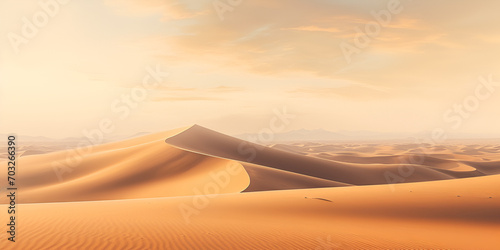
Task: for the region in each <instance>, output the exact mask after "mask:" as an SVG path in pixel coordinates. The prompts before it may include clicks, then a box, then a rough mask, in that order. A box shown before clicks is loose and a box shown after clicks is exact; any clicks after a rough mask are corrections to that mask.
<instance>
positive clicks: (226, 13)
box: [0, 0, 500, 137]
mask: <svg viewBox="0 0 500 250" xmlns="http://www.w3.org/2000/svg"><path fill="white" fill-rule="evenodd" d="M39 2H40V3H49V4H48V5H46V6H44V5H43V4H40V3H39ZM63 2H64V4H63ZM66 2H68V3H66ZM240 2H241V3H240ZM54 3H55V4H54ZM231 4H232V5H231ZM499 9H500V2H499V1H465V0H460V1H436V0H434V1H430V0H429V1H410V0H401V1H393V0H385V1H378V0H377V1H361V0H354V1H353V0H273V1H268V0H242V1H237V0H231V1H229V0H215V1H213V0H184V1H182V0H178V1H176V0H107V1H106V0H105V1H97V0H85V1H77V0H73V1H68V0H65V1H63V0H61V1H60V2H57V1H56V0H41V1H17V0H4V1H1V3H0V34H1V35H2V39H0V46H1V51H0V77H1V78H0V80H1V89H0V90H1V92H0V100H1V108H0V112H1V113H0V118H1V120H0V128H1V133H12V132H14V133H18V134H27V135H44V136H51V137H66V136H81V135H82V131H83V130H84V129H87V130H92V129H96V128H98V127H99V123H100V122H101V121H102V120H103V119H106V121H111V122H112V125H113V126H114V132H113V133H116V134H122V135H124V134H134V133H137V132H141V131H148V132H154V131H161V130H168V129H171V128H176V127H183V126H189V125H192V124H195V123H197V124H200V125H204V126H207V127H209V128H212V129H216V130H218V131H221V132H224V133H229V134H237V133H245V132H258V131H260V130H261V129H263V128H268V127H270V125H269V124H270V121H273V117H275V116H276V115H275V114H274V113H273V112H274V111H273V110H275V109H279V110H283V109H286V110H287V112H288V113H290V114H293V115H295V118H294V119H293V120H291V121H290V123H289V124H287V125H286V126H280V130H285V131H286V130H292V129H300V128H306V129H316V128H324V129H328V130H333V131H338V130H370V131H378V132H402V133H409V134H411V133H418V132H421V131H430V130H433V129H434V128H443V129H444V130H445V131H447V132H449V133H482V134H492V135H493V134H495V135H498V134H500V133H499V132H500V131H499V129H498V128H500V110H499V108H498V107H499V106H500V105H499V104H500V86H498V85H499V84H498V83H495V81H499V82H500V67H499V65H500V64H499V62H500V46H499V44H500V25H499V24H500V15H498V10H499ZM157 67H159V68H157ZM148 68H149V69H148ZM152 70H153V71H154V70H159V71H160V72H168V73H169V75H168V76H165V75H162V77H161V80H163V82H162V83H161V84H160V85H158V86H153V85H154V84H153V83H154V82H155V81H154V79H155V77H154V75H153V76H151V75H150V73H149V72H150V71H152ZM490 74H491V75H492V79H493V80H490V83H489V84H484V83H481V81H480V80H478V78H479V77H481V76H483V77H484V78H485V79H488V76H489V75H490ZM156 76H158V74H157V75H156ZM145 78H146V82H148V81H149V82H148V83H150V84H149V85H148V86H149V87H148V88H145V87H144V86H143V85H142V82H143V81H144V79H145ZM495 85H496V86H495ZM145 91H146V92H145ZM144 93H146V94H145V95H144ZM127 96H135V97H136V99H133V98H132V100H131V101H130V100H129V99H128V98H127ZM457 105H460V106H457Z"/></svg>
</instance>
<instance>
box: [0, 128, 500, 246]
mask: <svg viewBox="0 0 500 250" xmlns="http://www.w3.org/2000/svg"><path fill="white" fill-rule="evenodd" d="M41 147H43V145H41ZM33 150H36V148H33ZM499 151H500V147H499V146H498V145H490V144H488V145H481V144H477V145H464V144H453V145H427V144H425V145H423V144H422V145H419V144H387V145H385V144H373V143H371V144H353V143H350V144H327V143H309V142H302V143H292V144H275V145H271V146H269V147H266V146H262V145H257V144H253V143H250V142H247V141H243V140H240V139H237V138H233V137H230V136H227V135H224V134H220V133H218V132H215V131H212V130H209V129H206V128H203V127H201V126H197V125H194V126H191V127H186V128H181V129H177V130H172V131H167V132H162V133H156V134H149V135H141V136H139V137H136V138H131V139H127V140H124V141H119V142H113V143H107V144H102V145H98V146H94V147H92V148H91V149H83V148H80V149H72V150H63V151H57V152H52V153H44V154H38V155H29V154H27V155H24V156H22V157H21V158H19V160H18V165H19V171H18V187H19V191H18V192H19V196H18V199H19V200H18V202H20V203H22V204H20V205H18V206H20V208H19V210H18V211H21V212H20V214H19V218H20V220H21V221H22V223H21V224H20V225H19V227H18V228H19V238H20V239H22V240H19V242H16V243H15V245H13V244H9V243H10V242H8V241H6V240H3V241H0V249H89V248H91V249H107V248H129V249H373V248H377V249H415V248H419V249H495V247H496V246H498V245H500V240H498V237H497V236H498V232H499V231H500V213H498V211H500V189H499V188H498V183H499V182H500V175H498V174H500V152H499ZM2 164H4V165H5V162H3V163H2ZM409 169H411V170H412V171H411V174H408V175H403V174H402V173H404V172H402V170H405V171H408V170H409ZM388 173H389V176H393V175H395V176H396V177H397V178H398V179H397V181H396V182H397V183H398V184H395V183H393V182H388V179H387V176H388ZM1 174H2V176H0V178H5V173H4V172H2V173H1ZM399 182H405V183H399ZM262 191H265V192H262ZM0 201H1V204H4V205H1V206H2V208H0V209H3V210H5V211H7V205H5V204H7V200H6V197H5V196H2V198H1V200H0ZM14 246H15V248H14Z"/></svg>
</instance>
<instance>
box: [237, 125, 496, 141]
mask: <svg viewBox="0 0 500 250" xmlns="http://www.w3.org/2000/svg"><path fill="white" fill-rule="evenodd" d="M430 135H431V132H421V133H418V134H407V133H380V132H373V131H338V132H333V131H328V130H325V129H312V130H308V129H299V130H292V131H288V132H284V133H276V134H273V135H270V134H267V133H262V134H258V133H246V134H238V135H234V137H236V138H239V139H243V140H247V141H252V142H260V143H262V142H263V143H264V144H265V143H274V142H304V141H309V142H311V141H374V140H377V141H380V140H413V139H412V138H415V137H417V138H422V139H425V138H431V137H430ZM481 138H493V137H492V136H491V135H478V134H457V135H455V134H449V135H448V139H481Z"/></svg>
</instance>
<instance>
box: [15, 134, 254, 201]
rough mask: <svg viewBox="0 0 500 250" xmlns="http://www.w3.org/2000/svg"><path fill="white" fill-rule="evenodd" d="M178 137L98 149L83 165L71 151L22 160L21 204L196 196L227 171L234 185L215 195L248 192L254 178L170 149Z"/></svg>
mask: <svg viewBox="0 0 500 250" xmlns="http://www.w3.org/2000/svg"><path fill="white" fill-rule="evenodd" d="M175 132H177V131H173V132H167V133H158V134H153V135H148V136H145V137H139V138H134V139H131V140H127V141H123V142H119V143H111V144H105V145H99V146H95V147H94V148H92V150H91V152H86V153H83V154H81V155H79V157H80V160H81V161H79V162H78V163H77V164H68V162H67V159H71V160H74V157H70V158H68V155H71V151H61V152H55V153H50V154H45V155H33V156H26V157H21V158H20V160H19V165H21V166H23V168H22V171H20V172H19V177H18V178H19V179H21V180H23V181H22V182H19V185H18V186H19V189H21V190H23V195H22V196H20V198H19V199H20V202H30V203H31V202H60V201H93V200H115V199H130V198H150V197H166V196H181V195H195V194H197V193H198V192H203V188H204V187H205V186H206V185H207V184H208V183H213V182H215V181H216V180H214V178H215V177H217V176H220V175H229V173H227V171H228V170H227V169H228V168H230V170H231V174H230V175H231V176H230V177H231V178H229V181H230V183H228V184H227V185H222V186H221V185H219V186H218V190H215V191H212V192H217V193H228V192H241V191H243V190H244V189H246V188H247V186H248V185H249V178H248V175H247V173H246V172H245V170H244V169H243V167H242V166H241V165H240V164H238V163H236V162H233V161H229V160H225V159H219V158H214V157H208V156H204V155H199V154H195V153H191V152H187V151H183V150H179V149H177V148H174V147H171V146H169V145H167V144H165V143H164V139H165V137H167V136H169V135H171V134H172V133H175ZM213 176H215V177H213ZM59 177H60V178H59ZM221 178H222V177H221Z"/></svg>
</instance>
